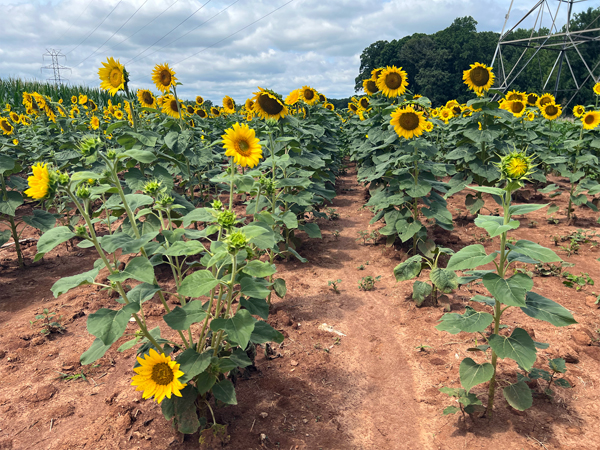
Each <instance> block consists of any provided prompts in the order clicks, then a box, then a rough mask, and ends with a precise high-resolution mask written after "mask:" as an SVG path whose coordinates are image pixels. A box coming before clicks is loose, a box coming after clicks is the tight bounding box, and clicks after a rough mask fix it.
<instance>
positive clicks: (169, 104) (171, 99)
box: [161, 94, 182, 119]
mask: <svg viewBox="0 0 600 450" xmlns="http://www.w3.org/2000/svg"><path fill="white" fill-rule="evenodd" d="M181 110H182V106H181V104H179V103H178V102H177V100H176V99H175V96H174V95H171V94H167V95H165V96H164V98H163V104H162V107H161V111H162V112H163V113H165V114H167V115H168V116H171V117H173V118H175V119H178V118H179V114H180V111H181Z"/></svg>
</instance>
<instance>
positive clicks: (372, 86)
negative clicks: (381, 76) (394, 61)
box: [367, 80, 379, 94]
mask: <svg viewBox="0 0 600 450" xmlns="http://www.w3.org/2000/svg"><path fill="white" fill-rule="evenodd" d="M367 89H368V90H369V91H370V92H372V93H373V94H374V93H375V92H377V91H378V90H379V88H378V87H377V84H375V82H374V81H373V80H369V81H367Z"/></svg>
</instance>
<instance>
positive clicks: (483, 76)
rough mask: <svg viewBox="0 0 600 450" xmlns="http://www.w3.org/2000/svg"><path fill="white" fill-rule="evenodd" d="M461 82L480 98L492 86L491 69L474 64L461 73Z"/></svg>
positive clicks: (492, 75) (492, 74)
mask: <svg viewBox="0 0 600 450" xmlns="http://www.w3.org/2000/svg"><path fill="white" fill-rule="evenodd" d="M463 81H464V83H465V84H466V85H467V86H468V87H469V89H471V90H472V91H473V92H475V94H477V96H479V97H481V96H482V95H483V94H484V93H485V92H487V91H488V90H489V89H490V88H491V87H492V85H493V84H494V73H493V72H492V68H491V67H488V66H486V65H485V64H481V63H478V62H476V63H475V64H471V68H470V69H468V70H465V71H464V72H463Z"/></svg>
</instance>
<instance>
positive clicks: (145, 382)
mask: <svg viewBox="0 0 600 450" xmlns="http://www.w3.org/2000/svg"><path fill="white" fill-rule="evenodd" d="M137 360H138V362H139V363H140V367H136V368H135V369H133V370H134V372H135V373H137V375H135V376H134V377H133V378H132V379H131V385H132V386H137V388H136V389H135V390H136V391H144V393H143V394H142V397H143V398H150V397H152V396H154V399H155V400H156V403H160V402H162V401H163V399H164V398H165V397H167V398H171V395H176V396H177V397H181V392H180V391H181V390H182V389H183V388H185V386H186V384H183V383H181V382H180V381H179V378H181V377H182V376H183V372H182V371H181V370H179V366H180V365H179V364H177V362H175V361H171V357H170V356H165V354H164V353H161V354H159V353H158V352H157V351H156V350H154V349H153V348H151V349H150V351H149V353H148V354H144V358H140V357H139V356H138V357H137Z"/></svg>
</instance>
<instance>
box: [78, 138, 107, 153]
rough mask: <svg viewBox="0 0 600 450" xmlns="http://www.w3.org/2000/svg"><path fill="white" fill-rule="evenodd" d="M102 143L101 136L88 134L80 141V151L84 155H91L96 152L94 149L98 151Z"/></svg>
mask: <svg viewBox="0 0 600 450" xmlns="http://www.w3.org/2000/svg"><path fill="white" fill-rule="evenodd" d="M101 143H102V141H101V140H100V138H98V137H95V136H88V137H86V138H85V139H84V140H82V141H81V142H80V143H79V151H80V152H81V154H82V155H83V156H89V155H91V154H92V153H94V151H96V149H97V148H98V146H99V145H100V144H101Z"/></svg>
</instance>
